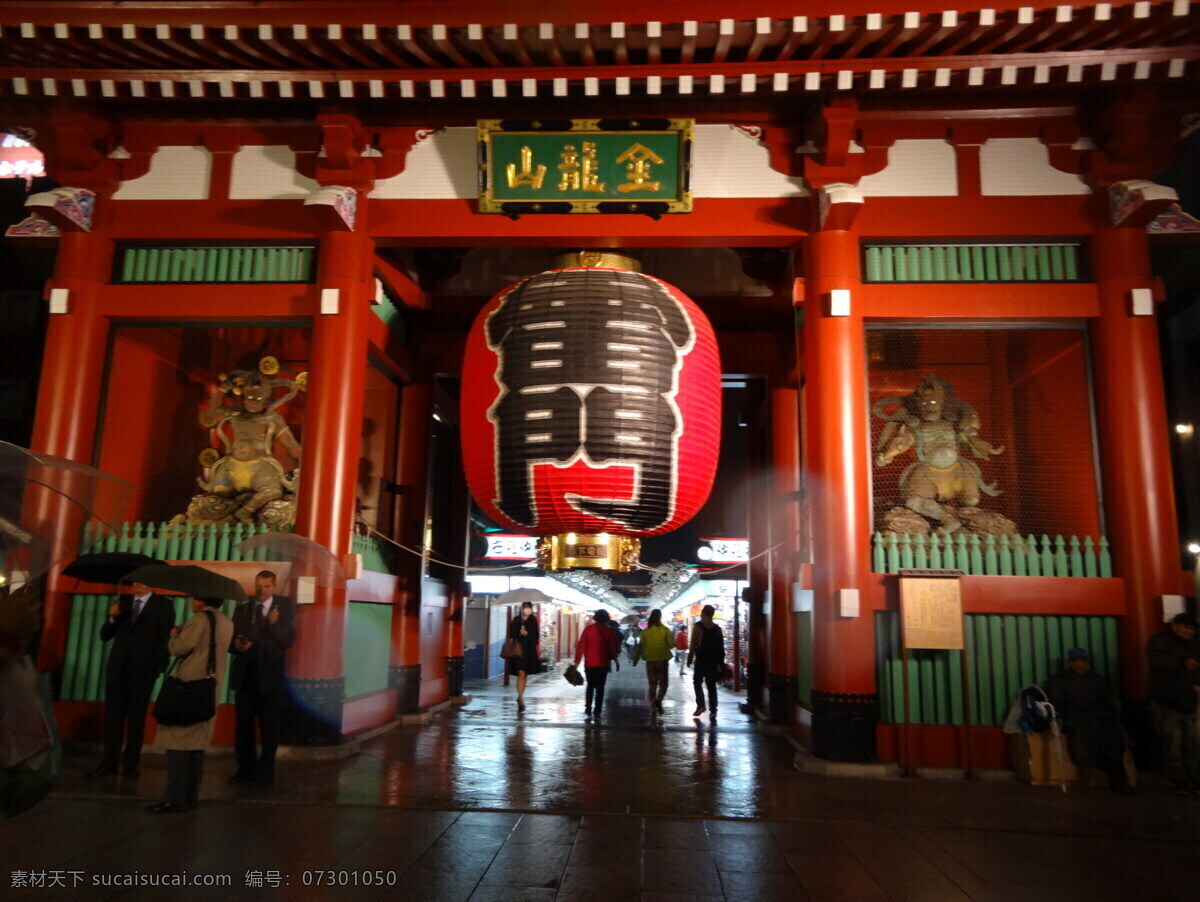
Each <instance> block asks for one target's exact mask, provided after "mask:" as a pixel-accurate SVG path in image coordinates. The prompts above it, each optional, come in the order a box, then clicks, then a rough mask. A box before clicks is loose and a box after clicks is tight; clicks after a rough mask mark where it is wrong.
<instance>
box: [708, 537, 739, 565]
mask: <svg viewBox="0 0 1200 902" xmlns="http://www.w3.org/2000/svg"><path fill="white" fill-rule="evenodd" d="M696 557H697V558H699V559H700V560H702V561H703V562H704V563H706V564H744V563H746V562H747V561H749V560H750V540H749V539H730V538H702V539H701V540H700V547H699V548H697V549H696Z"/></svg>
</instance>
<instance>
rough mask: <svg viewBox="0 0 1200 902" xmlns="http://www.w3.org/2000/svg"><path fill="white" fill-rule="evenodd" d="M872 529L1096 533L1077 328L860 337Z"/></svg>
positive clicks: (877, 332) (883, 331)
mask: <svg viewBox="0 0 1200 902" xmlns="http://www.w3.org/2000/svg"><path fill="white" fill-rule="evenodd" d="M867 357H868V368H869V369H868V385H869V393H870V405H871V414H870V418H871V437H872V446H873V450H874V464H875V466H874V496H873V499H874V508H875V528H876V530H877V531H879V532H881V533H884V534H885V535H887V534H888V533H897V534H900V535H905V534H907V535H910V536H918V535H921V536H929V535H936V534H938V533H939V532H940V533H941V534H943V535H945V534H952V535H954V536H956V537H958V536H962V535H966V536H968V537H971V536H980V537H987V536H993V537H997V538H998V537H999V536H1008V537H1010V540H1012V541H1018V539H1017V537H1023V539H1022V541H1024V540H1027V539H1028V538H1029V537H1031V536H1032V537H1034V539H1035V540H1036V541H1038V542H1039V543H1040V541H1041V537H1042V536H1043V535H1048V536H1049V537H1050V538H1051V539H1054V538H1055V537H1056V536H1059V535H1062V536H1064V537H1066V538H1067V540H1068V541H1070V538H1071V537H1072V536H1077V537H1079V538H1080V539H1081V540H1082V539H1083V538H1084V537H1091V538H1092V539H1095V540H1097V541H1098V540H1099V538H1100V535H1101V533H1102V528H1101V523H1100V506H1099V497H1098V491H1097V483H1096V472H1095V455H1094V449H1093V442H1092V413H1091V400H1090V391H1089V381H1088V366H1087V344H1086V333H1085V332H1084V331H1083V329H1074V328H1072V329H1059V328H1054V329H1051V328H1020V329H1006V328H974V329H905V328H897V327H881V328H873V329H870V330H869V331H868V333H867Z"/></svg>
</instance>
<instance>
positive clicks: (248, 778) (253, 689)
mask: <svg viewBox="0 0 1200 902" xmlns="http://www.w3.org/2000/svg"><path fill="white" fill-rule="evenodd" d="M295 642H296V605H295V603H294V602H293V601H292V600H291V599H290V598H286V597H285V596H282V595H276V594H275V574H274V573H272V572H271V571H270V570H263V571H261V572H259V574H258V576H256V577H255V578H254V600H253V601H249V602H246V603H245V604H242V605H239V606H238V608H237V610H236V611H234V612H233V641H232V642H231V643H230V644H229V652H230V654H232V655H233V663H232V666H231V667H230V676H229V685H230V686H231V687H232V688H233V690H234V692H235V693H236V695H235V696H234V703H235V707H236V709H237V728H236V732H235V734H234V751H235V755H236V757H237V772H236V773H234V775H233V776H232V777H230V778H229V779H228V781H227V782H229V783H250V784H253V785H254V786H266V785H267V784H268V783H273V782H275V751H276V749H277V748H278V747H279V708H280V705H281V703H282V701H283V692H284V684H283V672H284V664H285V658H286V653H287V650H288V649H289V648H291V647H292V645H293V644H294V643H295ZM255 721H257V722H258V732H259V737H260V739H261V741H262V752H261V754H259V753H258V752H257V750H256V747H255V741H254V725H255Z"/></svg>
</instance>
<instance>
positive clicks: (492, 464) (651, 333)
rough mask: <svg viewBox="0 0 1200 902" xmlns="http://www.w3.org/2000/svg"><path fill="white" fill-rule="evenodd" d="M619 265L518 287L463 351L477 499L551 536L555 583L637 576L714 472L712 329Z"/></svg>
mask: <svg viewBox="0 0 1200 902" xmlns="http://www.w3.org/2000/svg"><path fill="white" fill-rule="evenodd" d="M614 262H615V261H614V260H613V258H612V257H611V256H605V257H598V256H596V255H590V254H587V253H585V254H581V255H579V257H578V258H576V261H575V265H574V266H571V267H569V268H563V269H556V270H551V271H549V272H544V273H541V274H539V275H535V276H531V277H529V278H527V279H524V280H522V281H520V282H517V283H516V284H515V285H512V286H510V287H509V288H507V289H505V290H504V291H502V292H500V294H498V295H497V296H496V297H494V298H493V299H492V300H491V301H490V302H489V303H488V304H487V305H486V306H485V307H484V309H483V310H482V311H481V312H480V314H479V316H478V317H477V318H476V320H475V323H474V325H473V326H472V328H471V333H470V335H469V336H468V339H467V351H466V359H465V361H464V363H463V392H462V423H463V427H462V436H463V458H464V462H465V466H466V472H467V480H468V482H469V484H470V487H471V492H472V494H473V495H474V496H475V499H476V500H477V501H478V502H479V504H480V506H481V507H483V509H484V510H485V511H487V513H488V514H489V516H491V517H492V518H493V519H495V520H496V521H497V522H498V523H500V524H502V525H504V526H505V527H509V528H512V529H515V530H517V531H520V532H527V533H533V534H535V535H539V536H541V537H542V540H541V543H540V545H539V555H538V559H539V563H540V564H541V565H542V566H543V567H545V568H546V569H550V570H560V569H567V568H572V567H591V568H596V569H603V570H620V571H624V570H628V569H630V568H631V567H632V566H633V564H634V563H635V562H636V560H637V554H638V551H639V548H640V541H639V539H640V538H641V537H643V536H652V535H658V534H660V533H665V532H670V531H671V530H673V529H676V528H677V527H679V526H680V525H682V524H683V523H685V522H687V520H688V519H690V518H691V517H692V516H693V515H695V513H696V512H697V511H698V510H699V509H700V507H701V505H703V504H704V502H705V500H706V499H707V498H708V493H709V490H710V489H711V487H712V480H713V476H714V474H715V472H716V466H717V455H718V449H719V444H720V424H721V378H720V373H721V370H720V363H719V360H718V355H717V345H716V339H715V338H714V336H713V331H712V326H711V325H710V324H709V322H708V320H707V318H706V317H705V316H704V314H703V313H702V312H701V311H700V309H699V308H698V307H697V306H696V305H695V303H693V302H692V300H691V299H689V298H688V297H687V296H686V295H684V294H683V293H682V292H680V291H679V290H678V289H676V288H674V287H672V286H670V285H668V284H667V283H665V282H663V281H661V280H659V279H656V278H654V277H652V276H647V275H643V274H641V273H638V272H634V271H632V270H630V269H628V268H608V267H611V266H612V265H613V263H614ZM623 262H625V264H626V265H628V262H631V261H628V259H627V258H623ZM597 263H600V264H604V265H605V268H601V267H600V266H597V265H596V264H597ZM580 264H582V265H580Z"/></svg>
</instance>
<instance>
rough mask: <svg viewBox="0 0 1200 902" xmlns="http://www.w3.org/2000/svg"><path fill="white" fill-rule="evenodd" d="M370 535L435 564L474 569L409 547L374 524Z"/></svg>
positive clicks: (495, 569)
mask: <svg viewBox="0 0 1200 902" xmlns="http://www.w3.org/2000/svg"><path fill="white" fill-rule="evenodd" d="M370 535H373V536H376V537H378V538H380V539H383V541H385V542H387V543H388V544H390V545H395V546H396V547H397V548H399V549H401V550H402V551H407V552H408V553H409V554H411V555H415V556H416V557H420V558H423V557H428V558H429V560H431V561H433V562H434V563H435V564H441V565H442V566H443V567H453V568H454V569H455V570H471V569H472V568H471V567H470V566H465V567H464V566H463V565H462V564H455V563H454V562H452V561H444V560H442V559H441V558H440V557H438V556H436V555H435V554H434V553H433V552H432V551H428V552H426V551H421V550H419V549H416V548H409V547H408V546H407V545H401V544H400V543H399V542H397V541H396V540H395V539H393V538H390V537H388V536H385V535H384V534H383V533H381V532H380V531H379V530H377V529H376V528H375V527H373V526H372V527H370ZM527 568H528V564H527V563H523V564H512V565H511V566H507V567H488V568H487V570H488V572H489V573H492V572H500V571H502V570H521V569H527Z"/></svg>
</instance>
